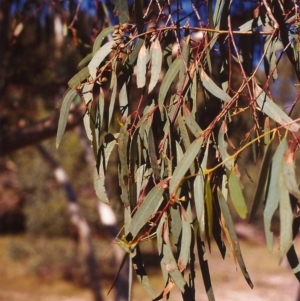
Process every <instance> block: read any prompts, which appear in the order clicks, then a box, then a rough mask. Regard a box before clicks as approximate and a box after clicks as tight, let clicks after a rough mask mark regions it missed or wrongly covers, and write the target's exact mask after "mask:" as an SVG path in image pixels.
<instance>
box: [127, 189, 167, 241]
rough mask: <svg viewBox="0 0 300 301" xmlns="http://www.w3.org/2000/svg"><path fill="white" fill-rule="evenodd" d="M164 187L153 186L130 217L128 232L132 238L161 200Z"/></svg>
mask: <svg viewBox="0 0 300 301" xmlns="http://www.w3.org/2000/svg"><path fill="white" fill-rule="evenodd" d="M163 193H164V188H162V187H159V186H154V187H153V188H152V189H151V190H150V192H149V193H148V194H147V196H146V198H145V199H144V201H143V202H142V204H141V205H140V206H139V208H138V209H137V211H136V213H135V214H134V216H133V217H132V221H131V223H130V225H129V228H128V232H129V233H131V235H132V239H134V238H135V237H136V236H137V235H138V233H139V231H140V230H141V228H142V227H143V226H144V225H145V224H146V223H147V222H148V221H149V220H150V217H151V216H152V214H153V213H155V212H156V210H157V208H158V207H159V206H160V204H161V203H162V201H163V196H162V195H163Z"/></svg>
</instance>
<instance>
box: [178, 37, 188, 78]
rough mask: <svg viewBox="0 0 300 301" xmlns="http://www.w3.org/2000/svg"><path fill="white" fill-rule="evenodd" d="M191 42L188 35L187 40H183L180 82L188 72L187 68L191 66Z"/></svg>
mask: <svg viewBox="0 0 300 301" xmlns="http://www.w3.org/2000/svg"><path fill="white" fill-rule="evenodd" d="M189 41H190V36H189V35H188V36H187V37H186V38H185V39H183V40H182V43H181V44H182V45H181V50H182V52H181V67H180V71H179V80H181V79H182V78H183V77H184V76H185V74H186V72H187V70H186V67H187V66H188V65H189V55H190V45H189Z"/></svg>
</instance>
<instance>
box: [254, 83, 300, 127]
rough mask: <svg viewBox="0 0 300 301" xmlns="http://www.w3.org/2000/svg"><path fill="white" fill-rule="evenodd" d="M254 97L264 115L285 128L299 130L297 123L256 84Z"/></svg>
mask: <svg viewBox="0 0 300 301" xmlns="http://www.w3.org/2000/svg"><path fill="white" fill-rule="evenodd" d="M254 91H255V97H256V103H257V105H258V106H259V107H260V109H261V110H262V112H264V113H265V114H266V115H268V116H269V117H270V118H272V119H273V120H274V121H276V122H278V123H279V124H281V125H283V126H284V127H285V128H286V129H288V130H289V131H292V132H297V131H298V130H299V127H300V126H299V124H297V123H295V122H294V121H293V119H292V118H290V117H289V116H288V115H287V114H286V113H284V112H283V111H282V109H280V108H279V107H278V106H277V105H276V104H275V103H274V102H273V101H272V100H271V99H270V98H269V97H268V96H267V94H266V93H265V92H264V91H263V90H262V88H260V87H259V86H258V85H256V86H255V90H254Z"/></svg>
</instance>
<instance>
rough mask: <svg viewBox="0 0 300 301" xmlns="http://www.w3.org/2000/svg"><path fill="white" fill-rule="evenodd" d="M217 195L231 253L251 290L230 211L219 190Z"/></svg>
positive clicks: (251, 284) (250, 282) (251, 285)
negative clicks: (229, 239)
mask: <svg viewBox="0 0 300 301" xmlns="http://www.w3.org/2000/svg"><path fill="white" fill-rule="evenodd" d="M217 194H218V200H219V204H220V208H221V212H222V214H223V216H224V219H225V223H226V226H227V228H228V231H229V235H230V238H231V245H232V246H233V247H234V249H233V251H234V253H235V256H236V258H237V261H238V264H239V266H240V268H241V271H242V273H243V275H244V277H245V279H246V281H247V283H248V284H249V286H250V287H251V288H253V283H252V281H251V279H250V276H249V274H248V272H247V269H246V265H245V263H244V259H243V256H242V252H241V249H240V245H239V242H238V238H237V235H236V232H235V229H234V224H233V220H232V217H231V214H230V210H229V208H228V205H227V202H226V199H225V198H224V196H223V194H222V192H221V191H220V189H218V190H217Z"/></svg>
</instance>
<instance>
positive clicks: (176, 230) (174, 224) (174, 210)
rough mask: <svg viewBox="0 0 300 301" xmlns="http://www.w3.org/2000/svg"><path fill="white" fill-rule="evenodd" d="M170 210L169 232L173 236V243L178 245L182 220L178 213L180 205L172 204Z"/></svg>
mask: <svg viewBox="0 0 300 301" xmlns="http://www.w3.org/2000/svg"><path fill="white" fill-rule="evenodd" d="M170 212H171V229H172V231H171V233H172V236H173V241H174V245H175V246H176V247H177V248H178V247H179V243H180V241H179V238H180V234H181V231H182V221H181V215H180V205H175V206H172V207H171V209H170Z"/></svg>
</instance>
